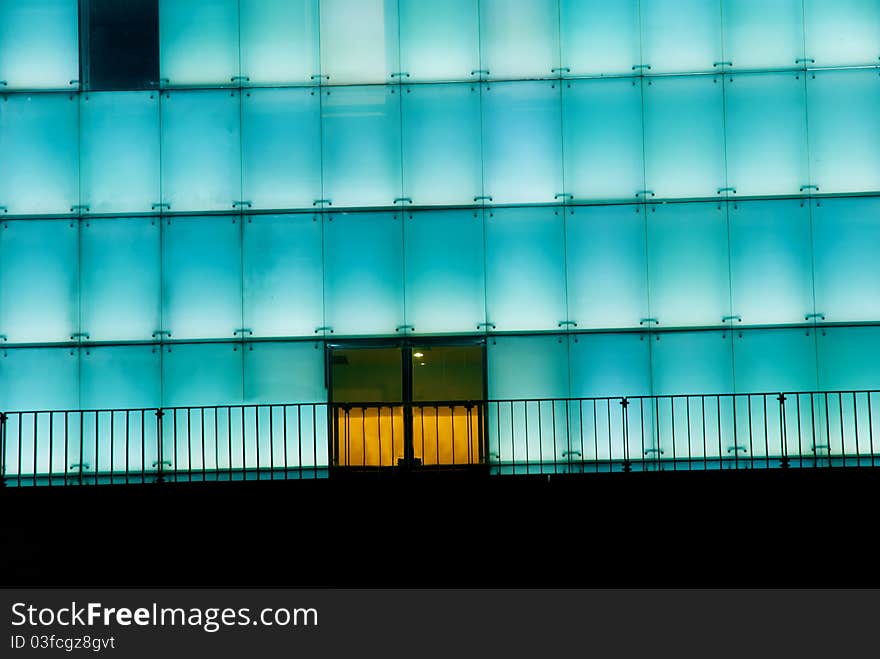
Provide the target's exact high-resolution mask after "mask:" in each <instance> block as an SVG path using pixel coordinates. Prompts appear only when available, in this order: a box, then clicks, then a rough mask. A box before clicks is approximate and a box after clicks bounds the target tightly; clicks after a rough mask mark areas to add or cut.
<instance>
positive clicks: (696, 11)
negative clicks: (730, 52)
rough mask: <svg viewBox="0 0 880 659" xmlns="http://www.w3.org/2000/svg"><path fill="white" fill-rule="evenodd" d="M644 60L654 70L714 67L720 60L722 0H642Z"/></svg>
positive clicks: (706, 69) (703, 69)
mask: <svg viewBox="0 0 880 659" xmlns="http://www.w3.org/2000/svg"><path fill="white" fill-rule="evenodd" d="M639 5H640V9H641V26H642V63H643V64H646V65H648V66H650V67H651V73H691V72H697V71H713V70H714V68H713V66H712V65H713V64H714V63H716V62H720V61H721V3H720V0H676V1H675V2H670V1H669V0H641V2H640V3H639Z"/></svg>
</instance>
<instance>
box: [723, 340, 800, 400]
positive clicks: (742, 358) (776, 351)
mask: <svg viewBox="0 0 880 659" xmlns="http://www.w3.org/2000/svg"><path fill="white" fill-rule="evenodd" d="M733 365H734V372H735V374H736V391H737V392H741V393H764V392H774V391H815V390H816V385H817V383H816V333H815V332H814V331H812V330H804V329H771V330H743V331H735V332H734V333H733Z"/></svg>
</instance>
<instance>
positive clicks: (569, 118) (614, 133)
mask: <svg viewBox="0 0 880 659" xmlns="http://www.w3.org/2000/svg"><path fill="white" fill-rule="evenodd" d="M562 84H563V89H562V112H563V115H562V125H563V146H564V149H563V150H564V152H565V188H566V190H565V191H566V192H567V193H569V194H571V195H573V196H574V198H575V199H633V198H635V195H636V193H637V192H640V191H642V190H644V189H645V163H644V148H643V147H644V145H643V142H642V88H641V84H640V83H639V82H638V80H636V79H632V78H616V79H615V78H609V79H605V80H602V79H598V78H596V79H586V80H569V81H566V82H563V83H562Z"/></svg>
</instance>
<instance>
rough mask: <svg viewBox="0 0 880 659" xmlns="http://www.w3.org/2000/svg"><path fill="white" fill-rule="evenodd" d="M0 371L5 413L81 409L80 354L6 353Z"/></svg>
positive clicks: (2, 354)
mask: <svg viewBox="0 0 880 659" xmlns="http://www.w3.org/2000/svg"><path fill="white" fill-rule="evenodd" d="M0 368H2V371H0V372H2V375H3V377H0V398H2V401H3V410H4V411H5V412H14V411H31V410H73V409H77V407H78V406H79V356H78V350H75V349H71V348H18V349H3V350H2V351H0ZM7 437H9V434H8V433H7Z"/></svg>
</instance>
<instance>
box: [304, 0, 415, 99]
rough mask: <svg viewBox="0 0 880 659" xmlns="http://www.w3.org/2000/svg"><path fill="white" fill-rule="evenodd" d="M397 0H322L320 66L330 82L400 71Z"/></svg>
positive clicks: (375, 77)
mask: <svg viewBox="0 0 880 659" xmlns="http://www.w3.org/2000/svg"><path fill="white" fill-rule="evenodd" d="M397 32H398V21H397V0H321V69H322V73H323V74H324V76H325V77H326V78H325V79H326V80H328V81H329V82H330V83H331V84H343V83H358V82H386V81H388V80H390V79H391V74H393V73H399V72H400V70H399V64H398V55H399V52H398V39H397Z"/></svg>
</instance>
